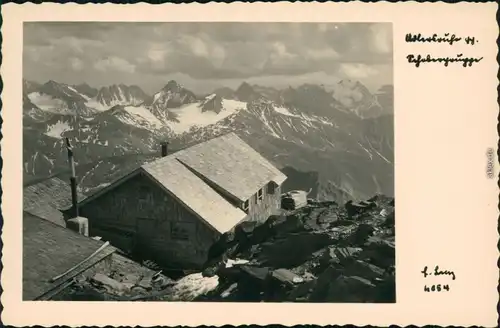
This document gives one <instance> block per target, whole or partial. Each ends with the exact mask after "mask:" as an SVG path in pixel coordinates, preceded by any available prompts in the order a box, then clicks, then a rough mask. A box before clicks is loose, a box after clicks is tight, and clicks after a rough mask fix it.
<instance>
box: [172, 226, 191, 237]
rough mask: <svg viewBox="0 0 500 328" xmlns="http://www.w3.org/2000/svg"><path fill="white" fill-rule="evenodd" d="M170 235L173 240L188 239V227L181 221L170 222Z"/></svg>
mask: <svg viewBox="0 0 500 328" xmlns="http://www.w3.org/2000/svg"><path fill="white" fill-rule="evenodd" d="M170 236H171V238H172V239H173V240H189V229H188V228H187V226H186V225H184V224H182V223H181V222H171V226H170Z"/></svg>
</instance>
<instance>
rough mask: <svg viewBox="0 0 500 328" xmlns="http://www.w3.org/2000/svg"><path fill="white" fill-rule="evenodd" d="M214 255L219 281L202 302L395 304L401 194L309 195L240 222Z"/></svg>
mask: <svg viewBox="0 0 500 328" xmlns="http://www.w3.org/2000/svg"><path fill="white" fill-rule="evenodd" d="M209 257H210V259H209V260H208V261H207V263H206V265H205V270H204V271H203V275H204V276H205V277H214V276H218V278H219V284H218V286H217V288H215V289H214V290H212V291H211V292H209V293H208V294H206V295H204V296H201V297H198V299H197V300H199V301H248V302H262V301H264V302H369V303H372V302H383V303H387V302H395V269H394V266H395V245H394V199H392V198H388V197H385V196H382V195H377V196H375V197H373V198H371V199H369V200H367V201H364V202H360V203H352V202H349V203H347V204H345V205H344V206H341V205H339V204H337V203H335V202H313V201H309V203H308V205H307V206H306V207H303V208H300V209H297V210H295V211H289V212H284V213H283V214H282V215H279V216H271V217H270V218H269V219H268V220H267V221H266V222H265V223H263V224H258V223H255V222H243V223H241V224H240V225H238V226H236V227H235V228H234V229H233V230H232V231H230V232H228V233H226V234H224V235H222V236H221V238H220V239H219V241H218V242H217V243H215V244H214V245H213V246H212V247H211V249H210V252H209Z"/></svg>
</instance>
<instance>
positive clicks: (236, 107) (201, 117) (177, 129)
mask: <svg viewBox="0 0 500 328" xmlns="http://www.w3.org/2000/svg"><path fill="white" fill-rule="evenodd" d="M201 104H202V103H200V102H196V103H192V104H188V105H185V106H182V107H179V108H175V109H170V111H171V112H172V113H174V114H176V115H177V119H178V120H179V123H177V122H172V123H169V124H168V126H169V127H170V128H171V129H172V131H173V132H174V133H183V132H187V131H189V129H191V128H192V127H204V126H207V125H211V124H215V123H217V122H219V121H221V120H223V119H225V118H226V117H228V116H231V115H233V114H236V113H238V112H239V111H241V110H245V109H246V107H247V103H245V102H241V101H236V100H228V99H223V100H222V107H223V109H222V111H221V112H220V113H218V114H217V113H214V112H212V111H206V112H202V111H201V110H202V108H201Z"/></svg>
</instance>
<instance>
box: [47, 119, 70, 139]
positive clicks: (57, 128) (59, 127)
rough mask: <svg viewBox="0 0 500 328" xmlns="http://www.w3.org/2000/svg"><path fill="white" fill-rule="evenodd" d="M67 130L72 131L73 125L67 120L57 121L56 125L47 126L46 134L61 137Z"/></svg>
mask: <svg viewBox="0 0 500 328" xmlns="http://www.w3.org/2000/svg"><path fill="white" fill-rule="evenodd" d="M66 131H71V127H70V126H69V124H68V123H66V122H61V121H57V123H56V124H54V125H49V126H48V127H47V132H45V135H47V136H49V137H52V138H61V137H62V134H63V133H64V132H66Z"/></svg>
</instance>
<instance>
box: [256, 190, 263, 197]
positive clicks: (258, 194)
mask: <svg viewBox="0 0 500 328" xmlns="http://www.w3.org/2000/svg"><path fill="white" fill-rule="evenodd" d="M263 194H264V193H263V189H259V191H258V192H257V198H258V199H259V200H262V198H263Z"/></svg>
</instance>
